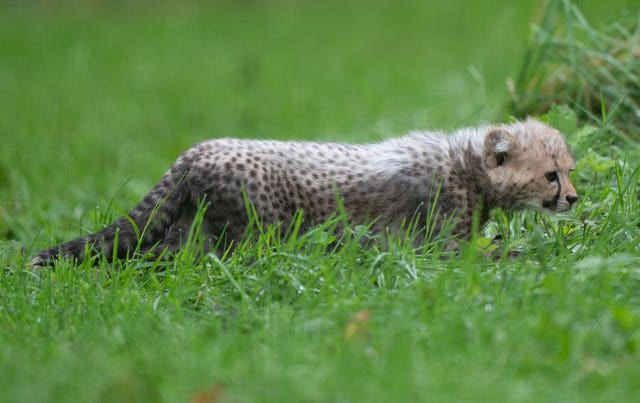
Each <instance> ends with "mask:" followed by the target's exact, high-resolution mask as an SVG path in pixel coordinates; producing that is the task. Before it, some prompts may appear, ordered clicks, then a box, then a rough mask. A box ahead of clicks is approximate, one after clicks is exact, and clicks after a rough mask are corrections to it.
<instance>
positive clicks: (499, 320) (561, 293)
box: [0, 0, 640, 402]
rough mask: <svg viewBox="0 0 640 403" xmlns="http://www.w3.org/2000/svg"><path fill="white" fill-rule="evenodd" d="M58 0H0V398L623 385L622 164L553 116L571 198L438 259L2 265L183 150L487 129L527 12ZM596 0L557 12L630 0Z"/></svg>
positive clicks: (626, 224) (320, 239) (637, 356)
mask: <svg viewBox="0 0 640 403" xmlns="http://www.w3.org/2000/svg"><path fill="white" fill-rule="evenodd" d="M61 3H62V5H61V4H58V5H57V6H50V5H46V4H47V3H46V2H43V3H29V2H27V3H23V2H5V3H2V5H0V144H1V145H0V267H2V271H1V273H0V401H3V402H5V401H6V402H58V401H60V402H70V401H97V402H137V401H140V402H160V401H162V402H180V401H193V402H223V401H231V402H245V401H270V402H271V401H305V402H329V401H335V402H338V401H343V402H356V401H363V402H375V401H380V402H383V401H384V402H389V401H434V402H443V401H452V402H460V401H486V402H498V401H505V402H539V401H554V402H591V401H592V402H605V401H606V402H611V401H634V400H635V399H637V396H638V395H640V252H639V251H638V244H639V240H640V227H639V224H640V201H639V200H638V192H639V191H640V187H639V185H638V182H639V180H640V173H639V170H638V165H637V164H638V161H639V160H640V151H639V148H638V145H637V144H635V143H633V142H631V143H624V142H622V141H621V140H620V137H616V136H614V135H612V129H611V124H610V122H604V123H603V124H602V126H581V127H576V124H575V122H574V121H573V120H572V115H571V114H570V113H569V112H567V110H566V109H564V108H559V109H556V110H554V112H552V113H550V115H549V116H548V117H547V119H549V121H550V122H551V123H553V124H555V125H557V126H560V127H562V128H564V129H565V131H566V132H567V133H568V140H569V143H570V145H571V146H572V148H573V150H574V154H575V156H576V159H577V171H576V173H575V177H574V180H575V183H576V188H577V189H578V192H579V193H580V197H581V198H580V201H579V202H578V203H577V206H575V208H574V210H573V211H572V212H571V213H568V214H562V215H557V216H554V217H548V216H542V215H535V214H533V213H526V214H515V215H509V216H505V215H504V214H503V213H501V212H497V213H496V214H495V216H494V220H492V221H491V222H490V224H489V225H488V226H487V228H485V230H484V232H483V233H481V234H479V238H478V240H477V243H473V244H469V245H466V246H465V247H464V248H463V250H462V252H461V253H460V254H459V255H455V256H448V258H446V257H445V256H443V255H442V253H435V254H429V253H421V251H420V250H414V249H413V248H411V247H409V246H407V245H406V244H404V243H402V242H390V244H389V245H388V246H385V247H382V246H378V247H371V248H363V247H362V246H361V243H360V242H358V237H360V236H362V234H359V233H354V234H353V236H352V237H349V238H347V239H345V240H344V242H343V245H342V247H341V248H339V249H335V250H334V249H332V248H331V247H328V245H330V244H331V237H332V235H331V232H330V231H327V230H326V229H325V228H322V227H320V228H317V229H315V230H313V231H311V232H310V233H307V234H304V235H301V236H300V237H298V238H295V239H289V240H286V241H281V240H279V239H278V238H277V237H272V236H270V235H269V234H265V235H264V236H263V237H262V238H260V239H258V240H257V241H256V242H247V243H245V244H242V245H240V246H239V249H238V251H237V252H236V253H235V254H233V255H231V256H227V257H223V258H222V259H219V258H217V257H215V256H208V257H207V258H205V259H204V260H194V259H193V258H192V256H191V255H192V253H194V251H193V250H185V251H184V253H181V254H180V255H179V256H178V258H177V259H176V260H175V261H173V262H172V263H169V264H167V265H164V266H163V267H155V266H152V265H151V266H150V265H149V264H147V263H143V262H135V261H133V262H127V263H123V264H115V265H109V264H106V263H103V264H100V265H99V266H98V267H97V268H94V267H90V266H87V265H83V266H81V267H71V266H70V265H69V264H68V263H62V264H59V265H57V266H55V267H53V268H46V269H39V270H31V269H29V268H27V267H26V262H28V261H29V259H30V257H31V256H32V255H33V254H34V253H35V252H36V251H37V250H39V249H40V248H45V247H48V246H50V245H52V244H55V243H57V242H60V241H63V240H68V239H71V238H73V237H75V236H78V235H81V234H86V233H88V232H91V231H94V230H97V229H99V228H101V227H102V226H103V225H105V224H107V223H109V222H111V220H113V219H114V218H116V217H118V216H119V215H121V213H122V212H124V211H127V210H129V209H130V208H131V207H132V206H133V205H134V204H135V203H136V202H137V201H138V200H139V199H140V198H141V197H142V196H143V195H144V194H145V193H146V192H147V191H148V190H149V189H150V187H151V186H152V185H153V184H154V183H155V181H156V180H157V179H158V178H159V177H160V175H161V174H162V173H163V172H164V170H165V169H166V168H167V167H168V166H169V165H170V164H171V162H172V161H173V160H174V159H175V157H176V156H177V155H178V154H179V153H180V152H181V151H183V150H184V149H186V148H187V147H188V146H189V145H190V144H192V143H194V142H196V141H199V140H202V139H205V138H211V137H222V136H237V137H256V138H276V139H292V138H297V139H315V140H319V139H323V140H339V141H356V142H366V141H374V140H377V139H380V138H385V137H390V136H394V135H400V134H402V133H404V132H405V131H407V130H409V129H415V128H431V129H433V128H441V129H451V128H455V127H459V126H461V125H475V124H478V123H479V122H481V121H484V120H504V119H506V118H507V117H505V116H503V113H502V112H501V111H502V110H503V107H504V105H505V102H506V100H507V98H508V95H507V91H506V87H505V84H504V83H505V80H506V78H508V77H513V76H514V75H516V74H517V71H518V68H519V65H520V63H521V61H522V55H523V53H524V47H525V45H526V40H527V37H528V33H529V22H530V21H531V20H532V19H533V18H535V16H539V15H540V13H541V6H540V4H537V5H535V4H533V3H532V4H528V3H529V2H513V1H506V0H504V1H491V2H480V1H477V2H471V1H449V2H439V3H438V4H428V3H429V2H420V1H416V2H409V1H391V0H390V1H371V2H367V3H366V6H364V5H363V4H364V3H357V2H340V1H337V0H335V1H334V0H329V1H324V2H311V1H307V2H305V1H285V0H282V1H276V0H274V1H262V2H258V1H256V2H252V1H242V2H233V1H225V2H217V3H216V4H215V5H207V6H205V5H201V4H199V3H195V2H194V3H187V4H182V3H179V2H176V4H174V3H173V2H163V3H162V5H160V6H154V7H151V6H144V5H136V6H127V5H126V4H123V3H126V2H118V4H117V5H111V6H105V5H104V4H105V3H104V2H98V1H92V2H87V3H82V4H84V5H82V6H78V3H76V7H72V6H71V5H65V4H66V3H65V2H61ZM107 3H108V2H107ZM434 3H435V2H434ZM440 3H442V4H440ZM602 3H603V2H599V1H588V2H581V3H579V4H580V5H581V6H582V10H583V12H584V13H585V15H586V16H587V17H588V18H589V19H591V20H592V21H593V22H594V24H597V23H598V22H599V21H600V22H603V21H608V20H610V19H613V18H616V17H617V16H619V15H620V14H621V13H622V11H621V10H622V9H623V7H625V6H627V7H635V12H637V5H635V6H634V5H633V2H632V1H626V2H625V1H610V2H607V3H606V4H602ZM56 4H57V3H56ZM358 230H359V229H358V228H356V229H354V231H356V232H357V231H358ZM496 234H502V236H503V239H502V241H500V243H499V247H500V249H499V250H498V251H497V252H495V253H493V254H492V255H491V256H490V255H489V254H488V253H487V252H486V250H484V249H483V248H482V247H481V246H482V245H485V246H486V242H487V240H488V239H489V238H491V237H493V236H494V235H496ZM485 236H486V237H487V238H485ZM428 247H429V246H425V248H423V249H427V248H428ZM435 249H436V250H438V247H437V245H436V247H435ZM501 250H503V251H504V252H502V253H501V252H500V251H501ZM509 251H519V254H517V256H516V257H509V256H508V255H509V253H508V252H509ZM422 252H424V251H422ZM634 396H635V397H634Z"/></svg>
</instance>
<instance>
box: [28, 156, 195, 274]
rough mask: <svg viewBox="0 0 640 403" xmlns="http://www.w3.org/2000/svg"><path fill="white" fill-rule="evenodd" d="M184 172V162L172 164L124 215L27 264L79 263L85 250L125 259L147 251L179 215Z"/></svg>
mask: <svg viewBox="0 0 640 403" xmlns="http://www.w3.org/2000/svg"><path fill="white" fill-rule="evenodd" d="M188 171H189V168H188V166H187V165H186V164H182V165H181V164H176V165H174V166H173V167H172V168H171V169H170V170H169V171H168V172H167V173H165V175H164V176H163V177H162V179H161V180H160V182H159V183H158V184H157V185H156V186H155V187H154V188H153V189H152V190H151V192H149V193H148V194H147V195H146V196H145V197H144V198H143V199H142V201H141V202H140V203H138V205H136V206H135V207H134V209H133V210H132V211H131V212H130V213H129V214H128V215H127V216H126V217H121V218H120V219H118V220H117V221H116V222H114V223H113V224H111V225H109V226H107V227H106V228H104V229H103V230H102V231H100V232H97V233H95V234H91V235H88V236H84V237H80V238H77V239H74V240H72V241H69V242H66V243H63V244H60V245H57V246H54V247H52V248H50V249H45V250H43V251H41V252H40V253H38V254H37V255H36V256H35V257H34V258H33V259H32V260H31V262H30V265H31V266H47V265H51V264H53V263H54V262H55V261H56V260H58V259H59V258H67V259H75V260H76V261H77V262H82V261H83V260H84V259H85V254H86V253H90V254H91V255H98V254H102V255H104V256H105V257H106V258H107V259H109V260H113V259H123V258H126V257H127V256H131V255H132V254H133V253H134V252H136V251H137V252H140V253H146V252H148V251H150V250H151V249H153V248H154V246H155V244H156V243H158V242H159V241H160V240H162V239H163V237H164V236H165V234H166V233H167V232H168V231H169V229H170V228H171V227H172V225H173V224H174V223H175V222H176V220H177V219H178V217H179V215H180V212H181V210H182V205H183V204H184V201H185V200H186V199H187V198H188V189H187V187H186V186H185V184H184V181H183V180H182V179H183V178H184V177H185V175H186V174H187V173H188Z"/></svg>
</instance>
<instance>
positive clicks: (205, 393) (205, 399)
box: [190, 382, 226, 403]
mask: <svg viewBox="0 0 640 403" xmlns="http://www.w3.org/2000/svg"><path fill="white" fill-rule="evenodd" d="M225 390H226V385H225V384H224V383H221V382H216V383H214V384H213V385H212V386H211V387H210V388H209V389H206V390H202V391H199V392H196V393H194V394H193V395H191V400H190V401H191V403H220V402H221V401H222V400H223V396H224V392H225Z"/></svg>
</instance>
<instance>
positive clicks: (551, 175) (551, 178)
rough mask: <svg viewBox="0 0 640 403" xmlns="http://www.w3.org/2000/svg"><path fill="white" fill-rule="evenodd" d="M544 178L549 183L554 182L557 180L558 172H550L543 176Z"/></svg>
mask: <svg viewBox="0 0 640 403" xmlns="http://www.w3.org/2000/svg"><path fill="white" fill-rule="evenodd" d="M544 177H545V178H547V180H548V181H549V182H555V181H557V180H558V172H556V171H551V172H547V173H545V174H544Z"/></svg>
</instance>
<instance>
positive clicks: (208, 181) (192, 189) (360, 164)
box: [32, 119, 578, 265]
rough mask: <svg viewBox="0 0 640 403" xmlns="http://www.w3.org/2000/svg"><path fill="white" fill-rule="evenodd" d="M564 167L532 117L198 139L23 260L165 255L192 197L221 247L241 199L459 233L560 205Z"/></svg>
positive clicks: (289, 214)
mask: <svg viewBox="0 0 640 403" xmlns="http://www.w3.org/2000/svg"><path fill="white" fill-rule="evenodd" d="M573 168H574V161H573V158H572V157H571V155H570V153H569V150H568V148H567V145H566V143H565V140H564V139H563V137H562V135H561V134H560V133H559V132H558V131H557V130H555V129H553V128H551V127H549V126H547V125H546V124H543V123H541V122H539V121H537V120H534V119H528V120H526V121H522V122H516V123H512V124H507V125H498V126H482V127H478V128H467V129H461V130H458V131H456V132H454V133H452V134H451V135H445V134H443V133H435V132H422V131H417V132H412V133H409V134H408V135H406V136H404V137H400V138H395V139H390V140H386V141H383V142H380V143H376V144H361V145H357V144H339V143H318V142H282V141H261V140H239V139H229V138H225V139H215V140H209V141H204V142H202V143H199V144H196V145H194V146H193V147H192V148H190V149H189V150H187V151H186V152H184V153H183V154H182V155H181V156H180V157H179V158H178V159H177V160H176V162H175V163H174V164H173V166H171V168H170V169H169V170H168V171H167V172H166V173H165V174H164V176H163V177H162V179H161V180H160V182H159V183H158V184H157V185H156V186H155V187H154V188H153V189H152V190H151V191H150V192H149V194H147V195H146V196H145V197H144V198H143V199H142V201H141V202H140V203H139V204H138V205H137V206H135V207H134V208H133V210H132V211H131V212H130V213H129V214H128V216H127V217H122V218H120V219H118V220H117V221H116V222H114V223H113V224H111V225H110V226H108V227H106V228H104V229H103V230H102V231H100V232H98V233H95V234H91V235H88V236H85V237H81V238H78V239H75V240H72V241H70V242H67V243H63V244H61V245H58V246H55V247H53V248H50V249H47V250H44V251H42V252H40V253H38V254H37V255H36V256H35V258H34V259H33V260H32V264H33V265H47V264H51V263H52V262H54V261H55V260H56V259H58V258H61V257H64V258H72V259H76V260H77V261H82V260H83V259H84V258H85V251H88V252H89V253H90V254H92V255H97V254H104V256H105V257H106V258H107V259H112V258H117V259H122V258H128V257H134V256H132V255H133V252H134V251H138V252H140V253H141V254H144V255H146V256H149V255H151V256H154V255H155V256H158V255H160V254H161V253H162V252H169V254H171V253H173V252H176V251H178V250H179V249H180V247H181V246H182V245H184V243H185V240H186V236H187V234H188V233H189V229H190V227H191V224H192V222H193V219H194V217H195V214H196V212H197V206H198V204H199V203H201V202H203V201H204V203H206V205H207V209H206V211H205V214H204V218H203V222H202V231H203V232H204V233H205V234H206V235H207V236H208V237H209V239H210V240H211V244H216V243H218V244H221V243H222V244H224V245H229V242H237V241H238V240H239V239H240V238H241V237H242V235H243V233H244V232H245V229H246V227H247V225H248V214H247V212H246V204H245V198H246V200H248V201H249V202H250V203H252V204H253V206H254V207H255V211H256V212H257V214H258V216H259V218H260V219H261V220H262V222H263V223H264V224H281V225H286V224H287V223H289V222H290V220H291V219H292V218H293V217H294V215H295V214H296V212H298V211H301V212H302V215H303V220H304V223H305V225H306V226H307V227H308V226H310V225H313V224H317V223H320V222H322V221H323V220H326V219H327V218H329V217H331V216H332V215H333V214H334V213H335V212H336V209H337V206H338V199H340V200H341V202H342V205H343V206H344V210H345V212H346V215H347V218H348V220H349V221H350V222H351V223H352V224H362V223H373V224H372V225H371V229H372V231H374V232H384V231H397V230H399V229H400V228H401V227H402V225H403V222H406V220H411V219H420V218H422V219H423V220H427V218H429V219H430V220H431V222H429V223H426V222H424V221H423V222H424V224H425V227H427V226H431V228H432V229H433V230H434V231H435V232H434V233H438V231H440V229H441V228H442V227H443V223H444V222H445V220H453V222H454V223H455V225H454V235H456V236H458V237H462V238H464V237H467V236H468V235H469V232H470V230H471V226H472V221H473V216H474V212H476V211H479V212H480V214H479V216H480V224H484V223H485V222H486V220H487V218H488V215H489V211H490V210H491V209H493V208H496V207H500V208H503V209H505V210H517V209H523V208H533V209H536V210H541V211H550V212H559V211H565V210H568V209H569V208H570V207H571V205H572V204H574V203H575V202H576V200H577V199H578V196H577V194H576V190H575V189H574V187H573V185H572V184H571V180H570V178H569V172H570V171H571V170H572V169H573ZM431 212H436V214H430V213H431ZM447 222H448V221H447ZM220 241H223V242H220Z"/></svg>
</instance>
